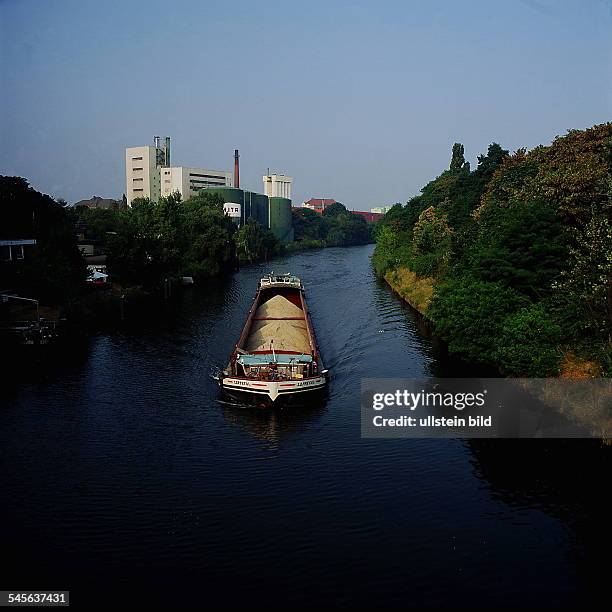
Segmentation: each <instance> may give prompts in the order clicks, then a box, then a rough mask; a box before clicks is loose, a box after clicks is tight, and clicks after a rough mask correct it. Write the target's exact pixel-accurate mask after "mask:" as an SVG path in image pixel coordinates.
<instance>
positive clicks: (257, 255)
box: [234, 219, 280, 263]
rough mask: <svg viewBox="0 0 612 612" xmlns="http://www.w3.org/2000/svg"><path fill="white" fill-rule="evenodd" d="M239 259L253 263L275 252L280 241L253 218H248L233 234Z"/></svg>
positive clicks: (277, 250)
mask: <svg viewBox="0 0 612 612" xmlns="http://www.w3.org/2000/svg"><path fill="white" fill-rule="evenodd" d="M234 242H235V243H236V252H237V253H238V258H239V259H240V261H243V262H248V263H253V262H254V261H258V260H261V259H268V258H270V257H271V256H273V255H275V254H277V253H278V252H279V249H280V243H279V242H278V240H277V239H276V237H275V236H274V234H273V233H272V232H271V231H270V230H269V229H267V228H264V227H262V226H261V225H260V224H259V223H258V222H257V221H255V219H249V220H248V221H247V222H246V223H245V224H244V225H243V226H242V227H241V228H240V229H239V230H238V231H237V232H236V234H235V235H234Z"/></svg>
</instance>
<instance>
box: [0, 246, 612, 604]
mask: <svg viewBox="0 0 612 612" xmlns="http://www.w3.org/2000/svg"><path fill="white" fill-rule="evenodd" d="M371 249H372V247H371V246H368V247H355V248H350V249H326V250H320V251H312V252H307V253H303V254H297V255H293V256H290V257H287V258H284V259H281V260H278V261H275V262H274V263H273V266H271V265H270V264H268V265H261V266H254V267H250V268H248V269H244V270H241V271H240V272H238V273H236V274H235V275H234V276H233V277H232V278H229V279H227V281H226V282H225V283H222V284H216V285H211V286H210V287H208V288H202V287H200V288H196V289H194V290H188V291H186V292H185V294H184V295H183V296H181V298H180V299H178V300H177V303H175V304H173V305H171V306H170V307H168V308H165V309H164V308H159V309H158V308H152V312H151V313H148V314H149V315H150V316H147V317H144V316H143V317H142V320H141V321H138V322H131V323H130V324H129V325H126V326H125V327H124V328H123V329H122V330H121V331H117V332H114V333H111V334H105V335H100V336H97V337H94V338H92V339H90V340H84V341H83V343H82V345H80V346H78V347H73V348H70V350H69V351H68V350H67V351H65V354H62V355H61V356H60V357H58V358H56V359H54V360H53V363H48V362H47V363H39V364H30V367H29V368H26V372H25V373H24V372H23V370H20V367H14V368H13V370H10V369H9V370H6V369H5V374H6V373H7V372H8V373H9V374H10V376H8V378H9V380H5V381H4V383H3V387H4V392H3V396H4V397H3V401H2V404H1V408H0V436H1V437H0V538H1V540H0V546H1V548H0V550H1V551H2V564H1V565H2V570H1V573H0V576H1V578H0V589H5V588H8V589H16V588H25V587H32V588H45V587H46V588H55V589H59V588H65V589H70V590H71V593H72V594H71V600H72V602H73V603H74V605H75V606H79V604H80V605H82V606H83V607H85V605H86V607H88V608H90V609H91V608H92V607H94V606H95V605H98V604H113V605H119V603H120V601H122V599H120V596H121V597H122V598H125V597H128V598H132V599H134V600H136V599H137V598H141V599H142V600H144V601H145V602H147V603H149V604H153V603H162V604H164V605H166V606H171V605H173V606H174V607H179V606H181V605H184V604H185V603H186V602H189V601H192V602H193V603H194V604H199V606H201V607H206V606H211V605H213V604H215V605H227V606H229V605H243V606H248V607H249V608H267V609H270V608H274V609H276V608H286V607H287V606H292V607H311V606H314V605H326V606H342V605H346V606H355V605H359V604H363V605H368V606H394V607H400V606H401V607H405V606H410V605H417V604H418V605H431V606H453V605H457V606H466V607H467V606H470V607H474V606H475V607H479V606H483V607H484V606H489V607H490V606H495V607H499V606H513V607H516V606H525V607H533V606H539V607H548V606H551V607H553V606H562V605H572V604H575V603H578V602H580V603H585V602H586V601H587V600H588V599H590V598H591V597H595V596H596V595H597V594H598V592H599V591H601V592H603V584H604V582H603V581H604V580H605V574H606V573H607V571H606V567H605V563H604V558H605V557H604V553H605V554H606V555H607V553H608V546H609V544H610V539H609V531H610V528H609V519H608V517H607V511H606V508H605V507H604V502H603V500H604V498H605V495H604V493H605V489H604V487H605V486H606V485H607V481H608V480H609V476H608V475H609V473H610V472H609V469H610V461H609V454H610V453H609V452H606V449H602V448H601V447H600V446H599V445H598V444H597V443H596V442H591V441H567V442H566V441H555V442H554V443H551V442H544V441H522V442H513V441H487V442H479V443H476V442H469V441H454V440H431V441H430V440H362V439H361V438H360V416H359V384H360V379H361V378H362V377H365V376H369V377H372V376H381V377H383V376H386V377H401V376H403V377H412V376H414V377H422V376H429V375H437V376H444V375H448V376H451V375H457V374H458V373H460V369H459V367H458V366H457V364H454V363H453V362H452V361H450V360H448V359H447V358H445V357H444V356H443V352H442V349H440V348H439V347H437V346H436V343H435V342H434V341H433V340H432V339H431V338H430V337H429V336H428V334H427V333H426V330H425V329H424V326H423V324H422V322H421V321H420V319H419V317H418V315H416V314H415V313H413V312H412V311H411V310H410V309H409V308H408V307H406V306H405V305H404V304H402V303H401V302H400V301H399V300H398V299H397V298H396V297H395V296H394V295H393V294H392V293H391V291H390V290H389V289H388V288H387V287H386V286H385V285H384V284H382V283H380V282H379V281H377V280H376V279H375V277H374V275H373V273H372V270H371V267H370V263H369V255H370V253H371ZM270 267H273V268H274V270H275V271H277V272H285V271H291V272H293V273H295V274H298V275H299V276H301V277H302V279H303V281H304V283H305V285H306V289H307V299H308V304H309V308H310V309H311V310H312V315H313V320H314V324H315V329H316V332H317V335H318V339H319V343H320V347H321V350H322V353H323V357H324V360H325V365H326V367H328V368H329V369H330V370H331V371H332V374H333V378H332V384H331V390H330V397H329V399H328V400H327V402H326V403H325V404H324V405H320V406H316V407H313V408H311V409H307V410H304V409H302V410H299V411H284V412H281V413H276V412H263V411H254V410H245V409H240V408H236V407H233V406H231V405H228V404H224V403H220V402H219V394H218V390H217V387H216V385H215V383H214V381H213V380H212V379H211V378H210V374H211V372H212V371H214V369H215V368H217V367H219V366H222V365H223V364H224V363H225V362H226V360H227V357H228V355H229V352H230V350H231V348H232V346H233V343H234V342H235V340H236V339H237V337H238V335H239V331H240V329H241V326H242V324H243V322H244V318H245V316H246V313H247V311H248V308H249V305H250V303H251V300H252V298H253V296H254V292H255V288H256V284H257V280H258V279H259V277H260V276H261V274H262V273H263V272H266V271H269V269H270ZM467 373H468V375H469V373H470V370H469V369H468V370H467ZM472 373H473V375H476V372H474V371H472ZM600 562H601V563H602V564H603V565H600ZM94 589H95V591H94ZM94 592H95V593H96V594H95V596H94V597H93V599H92V598H91V597H92V593H94ZM85 602H86V604H85Z"/></svg>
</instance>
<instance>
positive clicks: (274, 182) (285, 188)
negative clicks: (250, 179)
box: [263, 171, 293, 200]
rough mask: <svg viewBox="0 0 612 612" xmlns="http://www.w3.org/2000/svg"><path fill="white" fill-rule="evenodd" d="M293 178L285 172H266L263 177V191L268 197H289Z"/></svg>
mask: <svg viewBox="0 0 612 612" xmlns="http://www.w3.org/2000/svg"><path fill="white" fill-rule="evenodd" d="M292 183H293V178H292V177H290V176H286V175H285V174H270V172H269V171H268V174H266V175H264V177H263V184H264V193H265V194H266V195H267V196H268V197H270V198H287V199H288V200H290V199H291V185H292Z"/></svg>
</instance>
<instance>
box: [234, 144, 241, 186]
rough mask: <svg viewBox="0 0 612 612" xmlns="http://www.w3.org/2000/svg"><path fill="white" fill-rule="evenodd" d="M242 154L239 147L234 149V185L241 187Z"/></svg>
mask: <svg viewBox="0 0 612 612" xmlns="http://www.w3.org/2000/svg"><path fill="white" fill-rule="evenodd" d="M239 159H240V155H238V149H235V150H234V187H240V162H239V161H238V160H239Z"/></svg>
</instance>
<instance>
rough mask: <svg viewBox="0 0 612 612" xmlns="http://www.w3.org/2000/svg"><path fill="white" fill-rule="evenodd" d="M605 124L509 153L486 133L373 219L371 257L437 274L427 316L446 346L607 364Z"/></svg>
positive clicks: (552, 366)
mask: <svg viewBox="0 0 612 612" xmlns="http://www.w3.org/2000/svg"><path fill="white" fill-rule="evenodd" d="M611 142H612V124H603V125H598V126H595V127H593V128H591V129H589V130H584V131H577V130H574V131H570V132H569V133H568V134H567V135H566V136H564V137H560V138H557V139H556V140H555V141H554V142H553V144H552V145H551V146H548V147H537V148H535V149H534V150H533V151H530V152H526V151H525V150H519V151H517V152H516V153H514V154H513V155H509V154H508V152H507V151H505V150H503V149H502V148H501V147H500V146H499V145H498V144H496V143H493V144H492V145H491V146H490V147H489V149H488V151H487V154H486V155H481V156H480V157H479V158H478V167H477V168H476V169H475V170H474V171H470V169H469V166H468V165H467V164H466V162H465V160H464V156H463V154H464V152H463V147H462V146H461V145H460V144H458V143H456V144H455V145H454V146H453V152H452V159H451V164H450V168H449V169H448V170H446V171H445V172H443V173H442V174H441V175H440V176H439V177H437V178H436V179H435V180H434V181H432V182H430V183H429V184H427V185H426V186H425V187H424V188H423V190H422V192H421V194H420V195H418V196H416V197H414V198H412V199H411V200H410V201H409V202H408V203H407V204H406V205H405V206H401V205H396V206H394V207H393V208H392V209H391V210H390V211H389V212H388V213H387V215H386V216H385V218H384V220H383V221H382V222H381V223H380V227H379V229H378V231H377V236H376V240H377V245H376V250H375V254H374V265H375V267H376V270H377V271H378V272H379V273H380V274H385V273H386V272H388V271H391V270H395V269H398V268H401V267H406V268H409V269H411V270H413V271H414V272H416V274H417V275H419V276H429V277H432V278H433V279H434V281H435V286H436V289H435V292H434V296H433V299H432V301H431V304H430V306H429V309H428V311H427V315H428V317H429V318H430V319H431V320H432V321H433V323H434V326H435V330H436V332H437V333H438V334H439V335H440V336H441V337H443V338H444V339H446V340H447V342H448V345H449V349H450V350H451V351H452V352H454V353H457V354H459V355H461V356H463V357H465V358H467V359H469V360H472V361H475V362H480V363H486V364H494V365H497V366H498V367H499V368H500V369H501V371H502V372H504V373H506V374H508V375H512V376H547V375H553V374H555V373H556V372H558V371H559V363H560V359H561V357H562V355H563V352H564V351H568V350H571V351H576V352H578V353H580V354H582V355H584V356H585V357H588V358H591V359H595V360H597V361H598V362H599V363H600V364H601V366H602V369H603V370H604V371H608V372H609V371H610V367H611V366H610V329H611V327H612V326H611V315H612V312H611V309H610V298H611V297H612V295H611V291H612V286H611V278H612V234H611V228H610V221H609V217H610V211H611V209H612V178H611V176H612V163H611V160H612V156H611V151H612V145H611Z"/></svg>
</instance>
